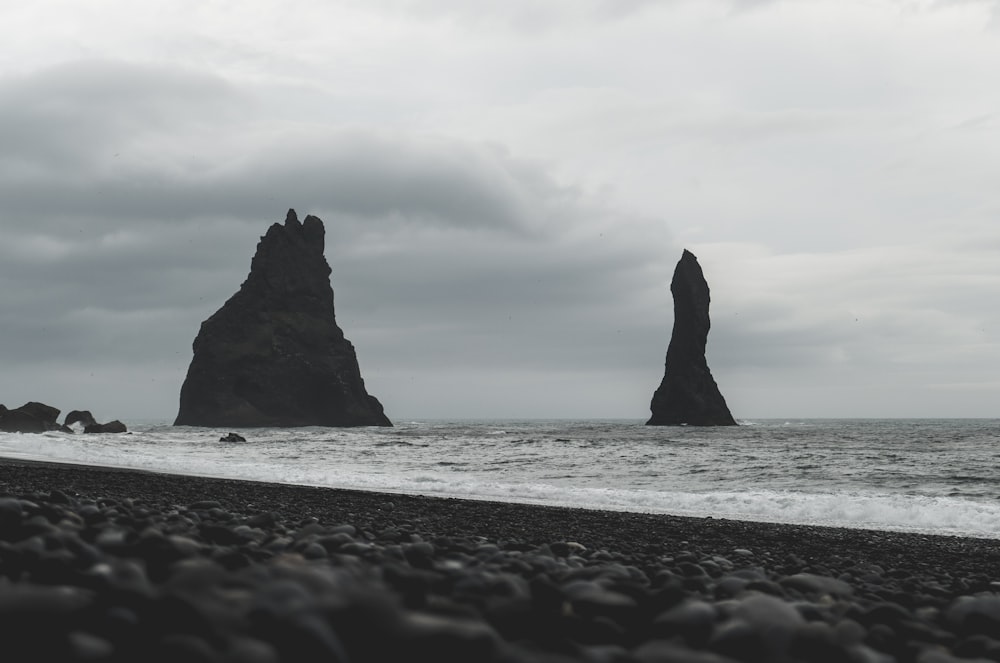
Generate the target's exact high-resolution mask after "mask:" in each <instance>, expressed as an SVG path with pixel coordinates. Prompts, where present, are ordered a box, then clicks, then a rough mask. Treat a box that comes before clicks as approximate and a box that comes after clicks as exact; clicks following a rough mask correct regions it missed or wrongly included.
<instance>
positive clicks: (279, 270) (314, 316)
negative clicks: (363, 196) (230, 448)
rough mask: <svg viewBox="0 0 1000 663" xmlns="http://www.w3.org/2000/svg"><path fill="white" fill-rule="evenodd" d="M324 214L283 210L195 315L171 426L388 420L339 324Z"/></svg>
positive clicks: (374, 422) (349, 423)
mask: <svg viewBox="0 0 1000 663" xmlns="http://www.w3.org/2000/svg"><path fill="white" fill-rule="evenodd" d="M324 235H325V230H324V228H323V222H322V221H321V220H320V219H318V218H317V217H315V216H307V217H306V218H305V221H303V222H301V223H300V222H299V220H298V217H297V216H296V214H295V211H294V210H289V211H288V216H287V218H286V219H285V223H284V225H282V224H278V223H275V224H274V225H272V226H271V227H270V228H269V229H268V231H267V233H266V234H265V235H264V236H263V237H262V238H261V240H260V243H259V244H257V253H256V254H255V255H254V257H253V260H252V262H251V264H250V275H249V276H248V277H247V279H246V281H244V282H243V285H242V286H240V290H239V292H237V293H236V294H235V295H233V296H232V297H230V298H229V300H228V301H227V302H226V303H225V304H224V305H223V306H222V308H220V309H219V310H218V311H216V312H215V314H213V315H212V316H211V317H210V318H209V319H208V320H206V321H205V322H203V323H202V325H201V330H200V331H199V332H198V336H197V337H196V338H195V340H194V357H193V359H192V360H191V365H190V367H189V368H188V373H187V377H186V378H185V380H184V385H183V386H182V387H181V396H180V411H179V412H178V414H177V419H176V420H175V421H174V425H177V426H180V425H188V426H214V427H264V426H276V427H289V426H391V425H392V424H391V423H390V422H389V419H388V418H387V417H386V416H385V414H384V412H383V410H382V404H381V403H379V402H378V400H377V399H376V398H375V397H374V396H370V395H369V394H368V392H367V391H365V385H364V381H363V380H362V379H361V371H360V369H359V368H358V360H357V356H356V354H355V351H354V346H353V345H351V342H350V341H348V340H347V339H346V338H344V333H343V332H342V331H341V329H340V327H338V326H337V321H336V317H335V315H334V309H333V289H332V288H331V287H330V266H329V264H327V262H326V258H325V257H324V256H323V248H324Z"/></svg>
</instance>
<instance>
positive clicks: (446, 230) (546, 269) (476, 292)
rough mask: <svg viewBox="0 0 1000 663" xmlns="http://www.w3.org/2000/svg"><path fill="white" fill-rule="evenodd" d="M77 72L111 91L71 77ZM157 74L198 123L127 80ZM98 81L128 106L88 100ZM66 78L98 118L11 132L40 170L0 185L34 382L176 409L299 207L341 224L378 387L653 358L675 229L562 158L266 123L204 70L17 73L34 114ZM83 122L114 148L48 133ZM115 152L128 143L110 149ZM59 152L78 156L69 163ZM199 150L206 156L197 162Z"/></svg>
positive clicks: (9, 297)
mask: <svg viewBox="0 0 1000 663" xmlns="http://www.w3.org/2000/svg"><path fill="white" fill-rule="evenodd" d="M188 75H190V76H191V77H192V80H190V81H189V80H187V79H186V78H185V77H186V76H188ZM67 77H69V78H74V77H75V78H76V79H78V80H86V81H89V83H88V84H86V85H70V86H65V85H64V83H65V82H66V80H67ZM161 79H162V80H161ZM137 82H141V85H139V87H140V88H141V89H146V88H149V89H150V90H156V91H157V92H156V94H157V95H159V97H160V98H161V99H165V100H168V101H166V102H165V107H171V106H172V107H176V108H180V109H183V113H184V118H187V119H184V118H182V120H181V121H178V123H177V124H169V125H165V124H160V123H158V122H157V117H158V113H160V112H161V109H154V110H150V107H149V105H148V100H147V99H146V98H145V97H144V96H143V95H142V94H136V95H134V96H129V95H126V94H116V93H114V91H116V90H123V89H127V88H129V87H130V86H135V85H138V83H137ZM161 83H162V85H161ZM94 88H97V89H99V90H103V91H104V92H103V93H102V94H103V95H104V96H105V97H107V98H110V99H113V100H114V101H115V103H116V105H117V108H116V112H115V114H112V115H109V116H106V117H105V116H101V114H100V113H99V112H98V111H97V110H96V109H97V108H99V104H98V105H96V106H94V107H93V108H92V107H91V106H89V105H88V103H89V100H90V99H91V97H92V96H93V95H94V94H96V93H95V92H94ZM206 90H207V91H210V92H214V93H211V94H205V95H202V94H201V92H204V91H206ZM48 91H51V92H52V93H53V94H54V95H56V96H58V98H59V99H60V101H59V103H58V104H57V107H58V108H64V107H65V108H70V107H73V106H74V104H75V103H76V101H77V100H78V101H79V107H80V113H79V114H78V115H75V116H72V117H70V116H69V115H65V114H63V115H60V114H54V115H52V116H51V117H49V118H48V119H47V120H45V121H42V120H34V121H28V120H27V119H23V121H22V123H21V125H20V126H14V127H9V128H8V130H9V131H11V132H15V131H16V132H19V133H20V135H22V136H23V137H24V138H25V140H24V143H23V146H22V147H21V148H20V150H21V151H20V152H19V154H18V155H17V156H16V157H11V158H10V162H9V163H11V164H16V169H17V170H18V172H19V179H18V181H17V183H16V186H15V185H12V184H10V183H6V184H0V199H3V201H4V204H3V210H2V213H3V215H4V224H5V228H6V229H7V237H6V239H7V241H5V242H4V243H3V245H2V246H0V305H2V307H3V309H4V310H5V313H6V315H5V317H6V318H7V320H8V323H7V325H6V329H5V333H4V336H5V339H6V340H7V342H6V343H5V345H4V347H3V349H2V350H0V361H3V362H4V364H5V366H8V368H9V369H10V370H14V369H15V368H16V369H17V370H22V371H27V372H31V373H32V375H33V376H34V377H33V378H32V379H31V380H27V381H25V385H31V384H36V385H37V384H38V383H39V382H40V381H41V378H40V376H41V375H45V374H49V375H59V374H62V373H64V372H66V371H69V370H70V367H74V366H75V367H76V368H77V369H78V370H79V371H81V373H82V372H86V373H87V374H88V375H89V374H90V373H91V372H93V371H94V367H95V366H96V367H99V368H98V369H97V370H98V371H102V370H103V371H111V372H114V373H116V374H119V375H120V374H127V373H128V371H129V370H134V371H135V372H136V373H139V374H145V373H146V372H152V373H153V374H155V375H156V376H157V384H156V385H155V386H151V384H145V388H146V389H147V390H153V391H150V392H149V396H150V398H152V394H153V393H155V394H156V395H157V398H158V399H159V400H160V402H159V403H158V405H156V406H155V407H157V408H161V409H159V410H158V411H157V412H158V414H159V415H160V416H170V415H171V414H172V413H171V412H169V411H166V412H164V410H163V408H164V407H166V408H172V407H173V405H174V403H175V399H174V398H172V397H171V398H169V399H165V398H164V395H165V394H166V393H167V392H169V388H167V387H165V386H164V383H168V382H170V381H171V380H173V381H174V382H175V388H177V389H179V386H180V381H181V379H182V378H183V373H184V371H185V370H186V368H187V362H188V360H189V357H190V354H189V349H188V348H189V347H190V343H191V341H192V340H193V338H194V335H195V333H196V332H197V328H198V325H199V323H200V322H201V320H203V319H205V318H206V317H207V316H208V315H209V314H211V313H212V312H213V311H214V310H215V309H217V308H218V307H219V306H221V304H222V303H223V302H224V301H225V299H226V298H228V297H229V295H231V294H232V293H233V292H235V290H236V289H237V288H238V286H239V284H240V283H241V282H242V280H243V279H244V278H245V276H246V272H247V268H248V265H249V260H250V257H251V256H252V254H253V250H254V244H255V242H256V240H257V236H259V235H260V234H262V233H263V232H264V230H265V229H266V227H267V226H268V225H270V224H271V223H273V222H277V221H280V220H281V219H282V218H283V216H284V211H285V209H287V208H288V207H290V206H291V207H296V208H297V209H298V211H299V213H300V215H304V214H309V213H311V214H317V215H319V216H320V217H321V218H323V219H324V220H325V221H326V224H327V256H328V259H329V260H330V262H331V264H332V266H333V270H334V275H333V285H334V289H335V291H336V292H337V310H338V316H339V319H340V320H341V324H342V326H343V327H344V329H345V332H346V333H347V335H348V337H349V338H351V339H352V340H354V342H355V344H356V345H357V346H358V348H359V354H360V356H361V361H362V367H363V369H364V367H365V366H372V365H373V364H375V366H376V367H375V368H374V369H373V370H372V375H373V376H375V377H374V378H371V379H370V384H369V386H370V387H373V389H372V390H373V392H374V393H376V394H377V393H378V389H377V387H378V386H379V379H378V377H377V376H378V375H380V374H386V373H390V372H392V371H397V372H398V371H404V372H405V371H410V372H413V371H418V372H421V373H430V372H434V371H439V370H444V369H447V370H454V371H460V372H461V371H471V372H480V373H482V372H483V371H496V372H497V373H498V375H499V374H500V373H506V374H507V376H508V377H507V378H505V379H506V380H508V381H516V380H518V379H523V374H524V373H525V372H530V373H532V374H539V373H541V372H545V371H547V370H552V371H559V370H560V368H559V367H560V366H570V367H572V366H574V365H576V366H579V367H580V369H581V370H583V369H586V370H594V369H595V367H614V370H617V367H619V366H621V365H622V356H623V355H622V352H624V355H629V358H628V359H627V360H626V361H625V364H626V365H628V366H633V367H634V366H635V365H636V364H641V363H642V359H641V354H642V353H641V350H640V349H641V347H642V345H643V344H642V343H638V344H637V343H627V342H626V343H622V345H621V346H619V347H618V348H617V349H616V348H615V346H614V345H609V342H614V341H616V340H618V339H616V338H615V334H614V333H613V332H609V330H608V327H607V325H608V324H609V321H615V320H620V319H624V318H626V317H631V316H636V317H639V318H641V314H642V311H641V304H640V302H641V301H642V297H641V296H639V295H640V294H641V293H645V292H648V290H649V289H650V288H651V287H655V288H656V289H658V290H660V293H659V294H660V295H662V294H663V290H662V288H663V283H664V277H665V272H664V271H663V268H664V266H663V263H662V254H663V252H664V251H667V250H669V249H668V246H669V235H668V234H667V233H666V231H665V227H664V226H663V224H662V222H659V221H656V220H650V219H645V218H641V217H636V216H634V215H630V214H629V213H627V212H622V211H621V210H619V209H617V208H615V207H614V205H613V204H611V203H609V201H607V200H605V199H603V198H601V197H595V196H593V195H590V194H587V193H585V192H583V191H582V190H579V189H577V188H574V187H572V186H567V185H564V184H561V183H559V182H557V181H556V180H555V178H553V177H552V176H551V175H550V174H549V173H548V172H547V170H546V168H545V164H543V163H538V162H531V161H526V160H523V159H518V158H517V157H516V156H513V155H511V154H509V153H508V152H507V151H506V150H505V149H503V148H501V147H499V146H496V145H491V144H484V143H472V142H468V141H461V140H456V139H449V138H443V137H440V136H433V135H431V136H428V135H418V134H408V133H404V132H389V131H373V130H371V129H366V128H357V127H353V128H352V127H322V126H314V125H308V126H301V125H294V124H293V125H289V124H279V125H277V126H268V127H266V128H265V127H261V126H259V125H258V124H257V123H256V118H255V117H254V116H253V113H252V112H251V111H252V109H250V110H247V109H244V108H239V101H240V100H241V99H243V98H245V97H244V95H243V94H242V93H241V92H240V91H239V90H237V89H235V88H232V87H230V86H228V85H227V84H225V83H224V82H223V81H216V80H214V79H211V78H206V77H204V76H201V75H198V74H192V73H190V72H187V71H186V70H163V69H158V68H157V69H149V68H146V67H132V66H125V65H120V64H117V65H113V66H112V65H108V64H107V63H90V64H78V65H76V66H75V67H74V68H73V75H72V76H70V75H69V74H67V73H66V72H63V71H61V70H60V71H57V72H56V73H53V72H51V71H46V72H42V73H40V74H38V75H37V76H36V77H26V78H22V79H19V80H17V81H13V82H11V81H6V82H4V83H0V96H4V95H5V96H6V98H8V99H17V100H18V101H19V103H20V104H21V105H22V107H23V108H24V109H25V116H24V117H25V118H27V117H29V116H30V115H31V113H30V111H31V110H32V109H33V108H36V107H39V106H41V105H44V103H45V101H44V100H45V99H46V98H48V97H49V94H48V93H47V92H48ZM60 112H61V111H60ZM164 112H165V111H164ZM136 118H147V119H148V120H149V121H138V120H137V119H136ZM9 119H11V120H17V119H18V118H17V117H11V118H9ZM65 123H69V124H75V125H76V127H77V128H75V129H74V130H73V131H81V132H84V133H86V132H87V131H89V130H90V129H91V128H93V127H96V128H97V129H95V130H94V131H93V133H94V134H99V139H97V138H94V137H93V136H90V140H89V141H84V144H83V145H80V144H76V145H74V146H72V147H62V146H59V145H58V144H57V143H58V141H55V142H52V143H46V142H45V141H44V140H40V141H35V140H34V139H35V138H39V139H41V138H44V137H45V136H46V135H47V134H48V133H51V131H52V128H53V127H55V126H61V125H62V124H65ZM63 130H64V131H69V130H67V129H65V127H64V128H63ZM104 143H108V144H109V145H114V146H115V149H117V150H118V151H117V152H116V154H118V156H117V157H114V158H111V157H109V156H108V155H107V154H106V152H105V151H102V150H99V149H98V146H99V145H102V144H104ZM36 145H37V148H34V147H33V146H36ZM56 147H58V148H59V149H63V150H64V151H65V152H66V153H67V154H72V157H73V158H72V159H66V160H64V159H58V158H53V157H52V154H53V153H54V150H55V149H56ZM189 151H191V152H197V153H198V156H196V157H195V158H194V159H193V161H194V164H195V165H194V167H192V168H191V169H190V170H186V169H185V168H183V167H182V165H183V156H182V155H184V154H185V153H187V152H189ZM207 155H211V156H210V157H209V156H207ZM612 229H617V230H616V231H614V232H613V231H612ZM644 237H645V238H648V239H650V240H655V241H654V242H644V241H643V238H644ZM656 242H658V243H656ZM651 284H652V285H651ZM664 312H665V311H662V310H661V311H660V314H661V315H660V316H659V317H662V314H663V313H664ZM610 324H611V327H613V328H615V329H617V330H618V332H619V333H621V332H624V334H623V335H622V336H620V337H619V338H626V339H628V338H631V339H633V340H634V339H635V338H636V329H639V330H642V331H641V333H640V336H641V335H642V333H649V332H654V333H655V339H653V344H654V346H659V345H661V340H662V328H658V329H655V330H653V329H652V326H651V325H648V324H646V325H645V326H644V325H643V323H642V322H641V321H639V322H638V324H633V325H630V326H629V327H628V328H623V326H622V325H616V324H614V323H613V322H612V323H610ZM647 345H648V344H647ZM415 348H419V351H416V352H415ZM655 352H656V354H657V355H659V354H660V353H661V350H660V349H659V348H658V347H657V349H656V350H655ZM372 357H377V358H378V360H377V361H375V360H373V359H371V358H372ZM379 367H382V368H379ZM449 367H450V368H449ZM571 370H573V369H571ZM656 371H657V369H656V368H655V367H654V369H653V371H652V372H653V373H654V374H655V373H656ZM518 375H521V376H522V378H518V377H517V376H518ZM132 380H133V381H136V382H141V379H140V378H139V376H133V378H132ZM18 391H19V393H22V392H20V390H18ZM390 393H391V392H390ZM30 398H43V396H41V395H28V394H25V395H24V396H23V399H25V400H26V399H30ZM101 398H102V402H101V406H102V408H103V407H106V408H108V409H111V408H113V406H114V403H111V402H108V400H109V399H110V398H111V397H110V396H109V397H101ZM134 398H135V395H134V394H133V395H131V396H130V398H129V400H130V401H131V400H132V399H134ZM8 400H10V399H9V398H8ZM13 400H18V399H17V398H14V399H13ZM13 400H12V402H13ZM486 402H489V399H487V400H486ZM147 407H150V406H148V405H147Z"/></svg>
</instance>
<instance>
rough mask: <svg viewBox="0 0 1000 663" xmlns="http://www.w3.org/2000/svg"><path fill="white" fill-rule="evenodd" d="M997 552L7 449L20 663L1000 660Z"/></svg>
mask: <svg viewBox="0 0 1000 663" xmlns="http://www.w3.org/2000/svg"><path fill="white" fill-rule="evenodd" d="M998 563H1000V542H998V541H994V540H985V539H965V538H958V537H938V536H929V535H919V534H904V533H892V532H877V531H867V530H845V529H835V528H822V527H802V526H791V525H775V524H764V523H749V522H740V521H728V520H721V519H712V518H705V519H701V518H680V517H674V516H664V515H650V514H635V513H617V512H604V511H588V510H582V509H565V508H557V507H543V506H532V505H522V504H504V503H495V502H480V501H470V500H457V499H440V498H429V497H418V496H408V495H397V494H381V493H366V492H359V491H346V490H334V489H325V488H308V487H298V486H285V485H275V484H265V483H255V482H244V481H231V480H219V479H206V478H197V477H183V476H173V475H165V474H156V473H150V472H139V471H128V470H114V469H106V468H95V467H84V466H67V465H56V464H44V463H31V462H26V461H17V460H0V646H2V648H3V649H2V650H0V651H2V654H0V655H2V656H3V660H4V661H21V660H24V661H29V660H31V661H38V660H61V661H137V660H144V661H176V660H184V661H185V662H186V663H197V662H202V661H205V662H216V661H218V662H228V661H233V662H236V661H248V662H260V663H270V662H276V661H296V662H306V663H308V662H309V661H351V662H362V663H363V662H367V661H371V662H375V661H403V660H410V659H412V660H416V661H486V662H488V661H498V662H500V661H503V662H512V663H513V662H520V661H538V662H558V661H592V662H594V663H619V662H622V663H624V662H629V663H661V662H670V661H694V662H697V661H705V662H709V661H715V662H725V661H779V662H780V661H845V662H848V661H850V662H855V661H856V662H868V661H871V662H879V661H916V662H919V663H937V662H942V663H943V662H949V661H968V660H983V661H1000V579H998V575H1000V564H998Z"/></svg>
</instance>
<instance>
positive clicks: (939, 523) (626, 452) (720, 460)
mask: <svg viewBox="0 0 1000 663" xmlns="http://www.w3.org/2000/svg"><path fill="white" fill-rule="evenodd" d="M754 423H755V425H754V426H753V427H743V426H741V427H740V428H739V429H730V430H721V429H720V430H713V431H706V430H704V429H695V428H690V427H689V428H685V429H683V430H681V429H672V430H669V431H662V430H659V431H658V430H651V429H649V428H646V427H641V426H636V425H634V424H633V423H631V422H626V423H624V424H623V423H621V422H617V423H614V422H612V423H606V422H575V423H566V422H522V423H518V424H515V423H509V422H508V423H505V424H504V425H503V427H502V428H500V427H498V426H496V422H490V423H489V424H488V425H486V424H484V425H480V426H477V425H476V424H474V423H468V422H463V423H460V424H456V423H448V422H419V423H415V424H403V425H402V426H399V427H397V428H396V429H378V430H373V429H358V430H331V429H287V430H278V429H272V430H259V431H254V432H253V433H252V434H248V435H247V436H248V437H249V438H250V441H249V442H247V443H245V444H234V443H223V442H220V441H219V437H220V435H221V434H223V433H225V432H226V431H219V430H212V429H199V428H186V427H181V428H173V427H170V426H150V427H145V428H136V430H135V432H134V433H132V434H129V435H70V434H62V433H47V434H43V435H17V434H0V456H7V457H14V458H26V459H35V460H52V461H59V462H66V463H81V464H88V465H104V466H111V467H124V468H134V469H143V470H151V471H159V472H170V473H178V474H190V475H199V476H217V477H226V478H235V479H251V480H260V481H271V482H278V483H290V484H300V485H311V486H329V487H337V488H353V489H360V490H371V491H382V492H402V493H415V494H424V495H434V496H448V497H464V498H471V499H487V500H497V501H507V502H525V503H535V504H551V505H560V506H570V507H583V508H595V509H606V510H619V511H638V512H650V513H668V514H676V515H686V516H696V517H713V518H729V519H741V520H755V521H764V522H783V523H798V524H815V525H832V526H843V527H852V528H872V529H886V530H902V531H913V532H924V533H937V534H955V535H964V536H980V537H989V538H1000V500H998V499H997V495H996V491H997V490H998V488H997V483H998V482H997V481H996V477H995V475H991V474H989V472H995V471H996V470H994V469H993V468H994V467H995V466H996V463H995V462H993V461H994V460H995V456H996V452H994V451H993V450H992V447H990V446H988V445H985V446H984V442H983V439H984V438H983V437H982V436H984V435H986V436H988V435H991V433H990V432H989V431H990V430H991V429H990V428H989V427H985V428H984V426H979V427H976V426H975V425H971V424H970V425H961V426H959V425H958V424H955V425H954V426H957V428H954V429H953V428H948V429H944V428H941V427H940V426H939V427H937V428H935V427H933V426H931V428H930V429H928V428H927V426H924V427H923V428H921V427H919V426H918V427H916V428H914V427H913V426H911V425H909V424H906V425H903V424H895V425H893V426H890V425H888V424H880V425H878V426H875V425H872V426H861V425H855V424H836V425H835V424H832V423H824V424H821V425H818V426H819V427H818V428H817V427H816V426H813V425H812V424H809V422H791V423H792V424H794V425H792V426H786V425H785V422H784V421H783V420H782V421H778V422H773V424H769V423H768V422H760V421H755V422H754ZM790 429H794V432H789V431H790ZM983 430H986V432H983ZM838 431H839V432H838ZM891 431H897V433H890V432H891ZM898 431H904V433H905V434H904V433H899V432H898ZM956 431H958V432H959V433H962V435H957V433H956ZM963 431H964V432H963ZM970 431H971V432H970ZM945 433H947V434H945ZM892 435H897V437H898V438H899V441H897V442H892V440H891V439H890V438H892ZM921 435H923V436H924V437H926V438H927V439H924V437H920V436H921ZM941 439H946V440H949V441H948V442H947V443H942V442H941V441H940V440H941ZM887 440H888V441H887ZM928 440H930V441H928ZM955 440H957V441H955ZM935 454H936V455H935ZM941 454H944V455H941ZM977 454H979V455H977ZM442 459H447V462H442ZM765 486H766V488H764V487H765ZM991 491H992V492H991Z"/></svg>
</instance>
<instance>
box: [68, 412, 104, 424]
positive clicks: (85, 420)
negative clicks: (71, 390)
mask: <svg viewBox="0 0 1000 663" xmlns="http://www.w3.org/2000/svg"><path fill="white" fill-rule="evenodd" d="M74 425H78V426H79V427H80V428H87V426H95V425H97V419H94V415H93V414H91V413H90V410H73V411H72V412H70V413H69V414H67V415H66V419H65V420H64V421H63V426H66V427H67V428H72V427H73V426H74Z"/></svg>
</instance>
